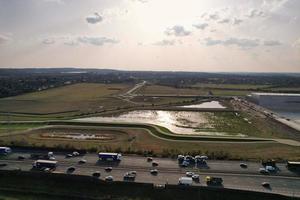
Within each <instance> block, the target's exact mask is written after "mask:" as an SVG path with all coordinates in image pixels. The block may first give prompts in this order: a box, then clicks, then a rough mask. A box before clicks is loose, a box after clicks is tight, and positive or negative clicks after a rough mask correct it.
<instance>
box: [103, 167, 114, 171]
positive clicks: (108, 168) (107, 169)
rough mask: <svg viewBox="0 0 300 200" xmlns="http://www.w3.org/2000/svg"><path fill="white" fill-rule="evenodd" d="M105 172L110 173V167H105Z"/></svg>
mask: <svg viewBox="0 0 300 200" xmlns="http://www.w3.org/2000/svg"><path fill="white" fill-rule="evenodd" d="M104 170H105V171H107V172H111V170H112V167H105V169H104Z"/></svg>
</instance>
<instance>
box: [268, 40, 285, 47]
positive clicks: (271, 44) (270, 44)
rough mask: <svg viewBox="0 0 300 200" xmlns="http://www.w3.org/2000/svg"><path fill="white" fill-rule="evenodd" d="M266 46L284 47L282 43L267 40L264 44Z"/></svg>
mask: <svg viewBox="0 0 300 200" xmlns="http://www.w3.org/2000/svg"><path fill="white" fill-rule="evenodd" d="M263 43H264V45H265V46H278V45H282V43H281V42H280V41H277V40H266V41H264V42H263Z"/></svg>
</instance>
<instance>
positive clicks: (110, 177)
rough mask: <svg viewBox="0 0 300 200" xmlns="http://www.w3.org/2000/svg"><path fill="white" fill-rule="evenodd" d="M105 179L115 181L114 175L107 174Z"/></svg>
mask: <svg viewBox="0 0 300 200" xmlns="http://www.w3.org/2000/svg"><path fill="white" fill-rule="evenodd" d="M104 180H105V181H107V182H112V181H114V177H113V176H107V177H105V179H104Z"/></svg>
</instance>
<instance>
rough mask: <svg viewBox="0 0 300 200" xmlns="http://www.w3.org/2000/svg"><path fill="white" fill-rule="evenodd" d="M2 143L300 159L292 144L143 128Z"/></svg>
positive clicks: (31, 134) (3, 139)
mask: <svg viewBox="0 0 300 200" xmlns="http://www.w3.org/2000/svg"><path fill="white" fill-rule="evenodd" d="M109 130H110V131H112V130H117V131H121V132H122V133H125V135H122V136H121V137H119V138H118V139H117V140H114V141H112V142H108V141H97V140H61V139H60V140H58V139H44V138H43V137H41V136H40V134H42V133H51V132H53V131H56V132H61V133H63V132H65V133H71V132H73V133H81V132H82V133H96V132H99V133H105V132H106V131H109ZM0 141H1V144H2V145H17V146H34V147H43V148H45V147H54V148H60V149H61V148H69V149H70V148H76V149H88V150H93V151H121V152H126V153H139V154H143V152H144V151H150V152H154V153H155V154H156V155H160V156H174V155H177V154H185V153H191V154H197V153H198V154H199V153H200V154H201V153H205V154H207V155H209V156H210V157H212V158H216V159H242V160H244V159H249V160H260V159H266V158H277V159H280V160H285V159H291V160H300V147H293V146H288V145H283V144H278V143H275V142H274V143H272V142H271V143H255V142H252V143H226V142H197V141H186V142H183V141H169V140H163V139H159V138H157V137H154V136H153V135H151V134H149V132H147V131H146V130H144V129H135V128H101V127H99V126H98V127H85V128H84V129H83V127H72V126H68V127H64V128H62V127H56V128H49V129H42V130H34V131H30V132H29V133H27V134H20V135H14V137H9V136H4V137H1V138H0Z"/></svg>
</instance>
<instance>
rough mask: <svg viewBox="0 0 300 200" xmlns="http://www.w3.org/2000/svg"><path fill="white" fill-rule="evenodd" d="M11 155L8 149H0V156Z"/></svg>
mask: <svg viewBox="0 0 300 200" xmlns="http://www.w3.org/2000/svg"><path fill="white" fill-rule="evenodd" d="M9 153H11V148H10V147H0V155H7V154H9Z"/></svg>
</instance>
